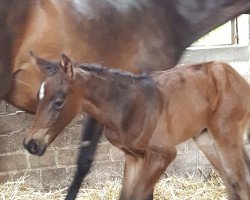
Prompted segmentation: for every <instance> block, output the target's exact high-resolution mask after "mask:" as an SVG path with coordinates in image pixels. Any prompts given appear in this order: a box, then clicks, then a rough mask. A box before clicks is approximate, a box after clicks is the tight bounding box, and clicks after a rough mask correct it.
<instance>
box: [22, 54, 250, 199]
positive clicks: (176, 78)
mask: <svg viewBox="0 0 250 200" xmlns="http://www.w3.org/2000/svg"><path fill="white" fill-rule="evenodd" d="M33 56H34V55H33ZM36 62H37V63H38V64H39V65H40V67H41V70H42V71H44V72H45V73H47V78H46V79H45V81H44V82H43V86H42V90H41V91H40V95H39V98H40V101H39V105H38V109H37V113H36V116H35V119H34V122H33V124H32V127H31V130H30V131H29V132H28V134H26V137H25V139H24V143H25V144H26V145H27V146H28V145H31V148H32V152H33V153H35V154H37V155H42V154H43V153H44V152H45V150H46V147H47V146H48V145H49V144H50V143H51V141H53V139H54V138H55V137H56V136H57V135H58V134H59V133H60V132H61V130H62V129H63V128H65V127H66V126H67V124H69V122H70V121H71V120H72V119H73V118H74V117H75V116H76V115H77V114H78V113H81V112H86V113H88V114H89V115H90V116H92V117H94V118H95V119H97V120H98V121H99V122H101V123H103V124H104V126H105V136H106V138H107V139H108V140H109V141H110V142H111V143H112V144H113V145H115V146H116V147H118V148H119V149H121V150H122V151H123V152H124V153H125V169H124V182H123V188H122V192H121V196H120V199H122V200H131V199H134V200H146V199H152V196H151V194H152V191H153V188H154V185H155V183H156V182H157V180H158V179H159V177H160V176H161V174H162V173H163V172H164V171H165V170H166V168H167V166H168V165H169V164H170V163H171V161H172V160H173V159H174V158H175V156H176V148H175V147H176V145H178V144H180V143H181V142H184V141H186V140H187V139H189V138H193V139H194V141H195V142H196V143H197V145H198V146H199V148H200V149H201V150H202V151H203V152H204V154H205V155H206V157H207V158H208V159H209V161H210V162H211V164H212V165H213V166H214V167H215V168H216V169H217V170H218V172H219V173H220V175H221V177H222V178H223V180H224V182H225V185H226V188H227V193H228V199H229V200H236V199H237V200H249V199H250V160H249V158H248V156H247V154H246V151H245V149H244V143H243V133H244V130H245V129H246V128H248V126H249V122H250V85H248V83H247V82H246V81H245V80H244V79H243V78H242V77H241V76H240V75H239V74H238V73H237V72H236V71H235V70H234V69H233V68H232V67H231V66H230V65H228V64H226V63H222V62H208V63H201V64H196V65H186V66H182V67H177V68H173V69H170V70H168V71H157V72H152V73H149V74H139V75H131V74H129V73H122V72H119V71H114V70H109V69H108V68H104V67H101V66H99V65H95V64H92V65H79V66H77V67H75V68H73V66H72V63H71V61H70V59H69V58H68V57H66V56H65V55H62V59H61V60H60V62H53V63H52V62H49V61H47V60H43V59H42V58H36ZM100 97H101V98H100ZM207 132H208V133H209V135H210V136H209V137H208V134H207Z"/></svg>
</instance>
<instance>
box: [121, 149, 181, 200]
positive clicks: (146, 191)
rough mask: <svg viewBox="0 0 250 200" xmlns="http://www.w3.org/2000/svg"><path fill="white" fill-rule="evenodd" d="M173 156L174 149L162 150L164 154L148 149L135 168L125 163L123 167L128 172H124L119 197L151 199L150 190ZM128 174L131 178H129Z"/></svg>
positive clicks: (124, 199) (125, 198) (122, 199)
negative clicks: (125, 165)
mask: <svg viewBox="0 0 250 200" xmlns="http://www.w3.org/2000/svg"><path fill="white" fill-rule="evenodd" d="M175 156H176V150H175V149H172V150H170V151H168V152H164V154H163V153H158V152H154V151H151V150H148V151H147V152H146V155H145V157H144V159H142V158H139V159H138V161H137V162H136V165H137V166H136V168H134V167H131V168H130V165H127V168H126V167H125V169H126V170H128V172H125V177H124V186H123V187H124V188H123V189H122V196H121V198H120V199H121V200H129V199H134V200H147V199H152V191H153V188H154V185H155V183H156V182H157V181H158V179H159V178H160V176H161V175H162V173H163V172H164V171H165V170H166V168H167V166H168V165H169V164H170V163H171V162H172V160H173V159H174V158H175ZM126 161H127V160H126ZM131 170H132V171H131ZM126 173H127V174H126ZM129 175H130V176H131V177H133V178H132V179H130V177H129ZM130 182H133V183H132V186H131V185H129V183H130Z"/></svg>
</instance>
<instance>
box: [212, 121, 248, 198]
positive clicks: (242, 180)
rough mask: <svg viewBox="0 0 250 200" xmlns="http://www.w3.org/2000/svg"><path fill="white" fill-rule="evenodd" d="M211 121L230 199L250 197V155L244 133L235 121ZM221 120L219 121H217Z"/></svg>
mask: <svg viewBox="0 0 250 200" xmlns="http://www.w3.org/2000/svg"><path fill="white" fill-rule="evenodd" d="M225 121H227V122H226V123H223V124H222V123H221V121H220V120H216V121H214V122H211V124H210V126H209V130H210V133H211V135H212V137H213V138H214V142H215V145H216V149H217V150H218V154H219V157H220V161H221V165H222V167H223V169H224V172H223V173H224V180H225V184H226V187H227V192H228V198H229V199H230V200H240V199H241V200H249V199H250V172H249V168H248V166H247V165H248V163H249V161H248V157H247V155H246V153H245V150H244V144H243V133H242V130H241V129H240V128H239V127H240V126H239V124H237V123H236V122H234V121H229V120H225ZM217 122H219V123H220V124H219V123H217Z"/></svg>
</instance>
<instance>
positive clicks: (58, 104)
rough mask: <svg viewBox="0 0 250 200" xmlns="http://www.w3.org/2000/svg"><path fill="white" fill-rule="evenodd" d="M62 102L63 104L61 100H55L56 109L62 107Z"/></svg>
mask: <svg viewBox="0 0 250 200" xmlns="http://www.w3.org/2000/svg"><path fill="white" fill-rule="evenodd" d="M63 104H64V102H63V101H56V102H55V106H56V108H57V109H60V108H62V107H63Z"/></svg>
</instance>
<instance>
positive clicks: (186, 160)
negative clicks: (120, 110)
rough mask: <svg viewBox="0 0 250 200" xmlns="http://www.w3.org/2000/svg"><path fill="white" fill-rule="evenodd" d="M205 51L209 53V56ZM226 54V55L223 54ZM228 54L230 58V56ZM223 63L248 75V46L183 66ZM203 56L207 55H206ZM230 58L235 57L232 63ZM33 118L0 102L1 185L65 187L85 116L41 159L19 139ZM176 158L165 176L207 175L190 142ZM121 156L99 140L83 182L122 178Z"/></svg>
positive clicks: (191, 58) (192, 53)
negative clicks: (219, 60)
mask: <svg viewBox="0 0 250 200" xmlns="http://www.w3.org/2000/svg"><path fill="white" fill-rule="evenodd" d="M208 51H211V52H210V53H208ZM226 51H227V53H225V52H226ZM228 52H231V54H232V55H230V53H228ZM220 53H221V54H222V55H224V57H226V58H225V60H229V61H230V62H235V63H234V66H235V67H236V68H237V69H238V70H239V71H241V72H244V73H245V76H249V74H250V73H249V69H248V64H249V56H248V55H249V51H248V48H247V47H242V48H238V49H226V50H225V49H223V50H222V51H218V49H217V50H214V51H213V50H211V49H210V50H205V53H204V52H202V50H199V49H198V50H197V49H196V50H192V49H191V50H188V51H187V52H186V55H185V57H184V58H183V59H182V63H191V62H200V61H206V60H212V58H213V57H215V55H216V56H218V55H219V54H220ZM205 55H206V56H205ZM232 58H234V59H233V60H232ZM32 118H33V116H31V115H29V114H27V113H25V112H22V111H19V110H17V109H15V108H14V107H12V106H10V105H8V104H6V103H5V102H3V101H2V102H1V104H0V183H3V182H6V181H10V180H16V179H18V178H20V177H21V176H27V178H26V181H27V183H29V184H35V185H38V186H42V187H44V188H52V187H64V186H67V185H68V184H69V183H70V180H71V179H72V177H73V173H74V170H75V169H76V166H75V162H76V158H77V153H78V145H79V142H80V132H81V124H82V123H83V121H84V115H83V116H80V117H79V118H77V119H76V120H75V121H74V122H73V123H72V124H71V125H70V126H69V127H67V129H66V130H65V131H64V132H63V133H62V134H61V135H60V136H59V137H58V138H57V139H56V140H55V141H54V142H53V144H52V145H51V147H49V149H48V150H47V152H46V153H45V155H44V156H42V157H37V156H32V155H30V154H29V153H27V152H26V151H25V150H24V148H23V146H22V140H23V138H24V134H25V133H26V132H27V130H28V127H29V125H30V123H31V121H32ZM178 149H179V151H178V156H177V158H176V159H175V160H174V162H173V163H172V164H171V165H170V166H169V167H168V170H167V172H166V174H165V175H167V174H173V173H177V174H186V175H187V174H189V175H191V176H193V175H198V176H200V175H202V176H204V175H205V176H206V175H207V174H209V172H210V171H211V166H210V164H209V163H208V161H207V160H206V159H205V158H204V156H203V154H202V153H201V152H200V151H199V150H198V149H197V148H196V146H195V145H194V144H193V142H192V141H191V140H189V141H187V142H185V143H184V144H182V145H180V146H179V147H178ZM122 169H123V156H122V153H121V152H120V151H119V150H118V149H116V148H115V147H113V146H111V145H110V144H109V142H107V141H106V140H105V138H103V139H102V141H101V143H100V144H99V147H98V152H97V154H96V157H95V163H94V166H93V167H92V169H91V173H90V174H89V176H88V177H87V179H86V182H85V183H88V184H92V183H95V182H96V180H104V179H107V178H120V177H122Z"/></svg>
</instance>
